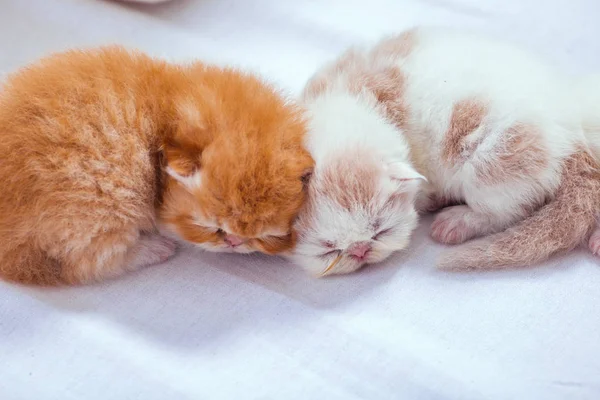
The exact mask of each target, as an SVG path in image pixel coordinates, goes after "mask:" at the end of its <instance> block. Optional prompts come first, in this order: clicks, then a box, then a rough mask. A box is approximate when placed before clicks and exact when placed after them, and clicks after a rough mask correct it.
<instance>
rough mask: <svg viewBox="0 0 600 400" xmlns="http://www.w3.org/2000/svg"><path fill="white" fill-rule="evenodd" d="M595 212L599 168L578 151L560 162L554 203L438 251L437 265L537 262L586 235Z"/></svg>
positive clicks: (599, 186)
mask: <svg viewBox="0 0 600 400" xmlns="http://www.w3.org/2000/svg"><path fill="white" fill-rule="evenodd" d="M599 211H600V169H599V166H598V164H597V162H596V161H595V160H594V159H593V157H592V156H590V154H588V153H587V152H585V151H580V152H578V153H576V154H574V155H573V156H571V158H569V159H568V160H567V161H566V162H565V164H564V167H563V174H562V181H561V185H560V187H559V189H558V191H557V194H556V197H555V199H554V200H553V201H551V202H550V203H548V204H546V205H545V206H543V207H542V208H540V209H539V210H538V211H537V212H535V213H534V214H533V215H532V216H531V217H529V218H527V219H525V220H523V221H521V222H520V223H519V224H517V225H515V226H514V227H511V228H509V229H507V230H506V231H504V232H500V233H496V234H494V235H491V236H488V237H486V238H483V239H478V240H474V241H472V242H470V243H467V244H465V245H462V246H460V247H458V248H456V249H455V250H451V251H448V252H444V253H442V255H441V256H440V259H439V260H438V263H437V266H438V268H440V269H444V270H455V271H460V270H475V269H498V268H508V267H518V266H526V265H531V264H536V263H539V262H542V261H544V260H546V259H547V258H549V257H550V256H552V255H554V254H557V253H563V252H567V251H569V250H572V249H574V248H575V247H577V246H578V245H580V244H581V243H582V242H583V241H584V240H586V239H587V238H589V236H590V234H591V232H592V231H593V229H594V228H595V227H596V223H597V217H598V212H599Z"/></svg>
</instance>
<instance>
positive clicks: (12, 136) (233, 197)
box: [0, 47, 313, 285]
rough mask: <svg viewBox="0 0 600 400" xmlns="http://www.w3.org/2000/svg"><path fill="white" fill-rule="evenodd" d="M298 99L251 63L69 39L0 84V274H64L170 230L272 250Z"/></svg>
mask: <svg viewBox="0 0 600 400" xmlns="http://www.w3.org/2000/svg"><path fill="white" fill-rule="evenodd" d="M305 130H306V128H305V123H304V121H303V119H302V115H301V112H300V111H299V110H298V109H297V108H296V107H295V106H293V105H292V104H288V103H287V102H286V101H285V99H283V98H282V96H281V95H280V94H279V93H277V91H275V90H274V89H273V88H272V87H270V86H269V85H267V84H265V83H264V82H262V81H261V80H259V79H257V78H256V77H254V76H252V75H249V74H244V73H240V72H238V71H235V70H231V69H222V68H218V67H212V66H206V65H204V64H202V63H192V64H190V65H185V66H184V65H173V64H168V63H166V62H163V61H159V60H155V59H152V58H150V57H148V56H146V55H144V54H142V53H138V52H131V51H126V50H124V49H122V48H118V47H109V48H102V49H96V50H89V51H69V52H65V53H60V54H56V55H53V56H50V57H48V58H45V59H43V60H41V61H40V62H38V63H35V64H33V65H31V66H29V67H27V68H24V69H22V70H21V71H19V72H17V73H15V74H13V75H12V76H10V77H9V78H8V80H7V82H6V83H5V85H4V87H3V88H2V92H1V93H0V152H1V153H2V155H3V156H2V161H1V163H0V182H2V195H1V196H0V277H2V278H3V279H6V280H10V281H16V282H21V283H31V284H43V285H51V284H61V283H67V284H75V283H86V282H92V281H97V280H101V279H104V278H107V277H112V276H117V275H119V274H122V273H124V272H125V271H127V270H132V269H136V268H139V267H141V266H144V265H149V264H153V263H158V262H161V261H164V260H165V259H167V258H168V257H169V256H171V255H172V254H173V252H174V251H175V244H174V242H173V241H172V240H171V239H167V238H165V237H164V236H161V235H160V234H159V228H161V229H163V230H164V231H165V233H167V234H168V235H170V236H174V237H176V238H182V239H184V240H186V241H189V242H192V243H194V244H197V245H199V246H201V247H203V248H205V249H207V250H214V251H231V252H251V251H262V252H265V253H278V252H280V251H283V250H288V249H290V248H291V247H292V246H293V244H294V237H293V235H292V233H291V231H290V230H291V224H292V221H293V219H294V218H295V216H296V214H297V211H298V209H299V208H300V206H301V205H302V203H303V201H304V197H305V195H304V193H305V183H306V182H305V181H306V178H307V174H308V173H310V169H311V168H312V165H313V161H312V158H311V157H310V155H309V153H308V152H307V151H306V150H305V149H304V148H303V145H302V142H303V138H304V134H305Z"/></svg>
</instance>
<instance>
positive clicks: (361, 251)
mask: <svg viewBox="0 0 600 400" xmlns="http://www.w3.org/2000/svg"><path fill="white" fill-rule="evenodd" d="M369 251H371V245H370V244H369V243H368V242H358V243H354V244H352V245H351V246H350V247H348V253H349V254H350V255H351V256H352V257H356V258H358V259H359V260H362V259H363V258H365V257H366V256H367V254H368V253H369Z"/></svg>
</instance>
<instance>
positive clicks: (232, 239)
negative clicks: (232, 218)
mask: <svg viewBox="0 0 600 400" xmlns="http://www.w3.org/2000/svg"><path fill="white" fill-rule="evenodd" d="M223 240H225V243H227V244H228V245H229V247H237V246H239V245H240V244H242V243H244V239H242V238H241V237H239V236H236V235H230V234H227V235H225V239H223Z"/></svg>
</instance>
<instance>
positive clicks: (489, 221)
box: [431, 205, 520, 244]
mask: <svg viewBox="0 0 600 400" xmlns="http://www.w3.org/2000/svg"><path fill="white" fill-rule="evenodd" d="M517 219H520V218H518V217H517V216H515V215H514V214H512V213H508V212H507V213H506V214H491V213H486V212H483V211H479V210H475V209H473V208H471V207H469V206H467V205H460V206H452V207H448V208H445V209H444V210H442V211H441V212H440V213H439V214H437V215H436V217H435V219H434V220H433V223H432V224H431V237H432V238H433V239H434V240H435V241H437V242H439V243H444V244H458V243H463V242H465V241H467V240H469V239H472V238H474V237H478V236H483V235H487V234H490V233H494V232H498V231H500V230H502V229H504V228H506V227H507V226H508V225H509V224H510V223H512V222H514V221H515V220H517Z"/></svg>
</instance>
